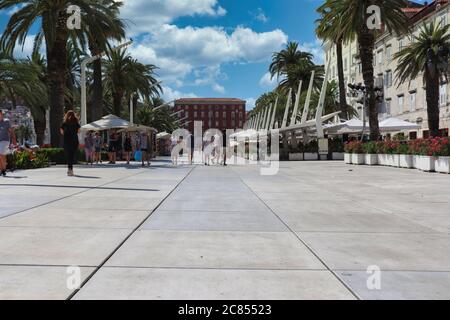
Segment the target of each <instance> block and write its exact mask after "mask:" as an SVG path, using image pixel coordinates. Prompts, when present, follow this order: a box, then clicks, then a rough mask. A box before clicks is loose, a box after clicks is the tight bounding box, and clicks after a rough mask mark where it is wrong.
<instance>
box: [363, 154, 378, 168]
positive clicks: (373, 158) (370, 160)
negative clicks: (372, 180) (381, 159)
mask: <svg viewBox="0 0 450 320" xmlns="http://www.w3.org/2000/svg"><path fill="white" fill-rule="evenodd" d="M364 162H365V164H367V165H368V166H376V165H377V164H378V155H377V154H366V155H365V161H364Z"/></svg>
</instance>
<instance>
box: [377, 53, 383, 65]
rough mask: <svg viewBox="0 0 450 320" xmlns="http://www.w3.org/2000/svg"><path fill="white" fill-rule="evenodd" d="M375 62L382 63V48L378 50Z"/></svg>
mask: <svg viewBox="0 0 450 320" xmlns="http://www.w3.org/2000/svg"><path fill="white" fill-rule="evenodd" d="M377 64H383V50H380V51H378V53H377Z"/></svg>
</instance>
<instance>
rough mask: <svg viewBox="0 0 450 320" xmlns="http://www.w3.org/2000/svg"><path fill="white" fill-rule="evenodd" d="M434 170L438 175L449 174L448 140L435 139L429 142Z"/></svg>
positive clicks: (449, 154) (449, 151)
mask: <svg viewBox="0 0 450 320" xmlns="http://www.w3.org/2000/svg"><path fill="white" fill-rule="evenodd" d="M430 147H431V152H432V153H433V156H434V157H435V158H434V169H435V171H436V172H439V173H446V174H450V138H448V137H444V138H436V139H433V140H432V141H431V144H430Z"/></svg>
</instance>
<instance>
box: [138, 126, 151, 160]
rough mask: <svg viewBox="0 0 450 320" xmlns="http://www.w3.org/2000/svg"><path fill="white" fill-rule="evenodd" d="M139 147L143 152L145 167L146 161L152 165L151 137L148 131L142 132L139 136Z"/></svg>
mask: <svg viewBox="0 0 450 320" xmlns="http://www.w3.org/2000/svg"><path fill="white" fill-rule="evenodd" d="M139 147H140V148H139V149H140V150H141V153H142V166H143V167H145V161H147V166H149V167H150V165H151V163H150V151H151V150H150V139H149V136H148V133H147V132H142V133H141V135H140V138H139Z"/></svg>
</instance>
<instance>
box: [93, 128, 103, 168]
mask: <svg viewBox="0 0 450 320" xmlns="http://www.w3.org/2000/svg"><path fill="white" fill-rule="evenodd" d="M102 146H103V138H102V136H101V135H100V132H96V133H95V136H94V151H95V153H94V161H95V162H96V163H97V164H98V163H99V162H100V163H102Z"/></svg>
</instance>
